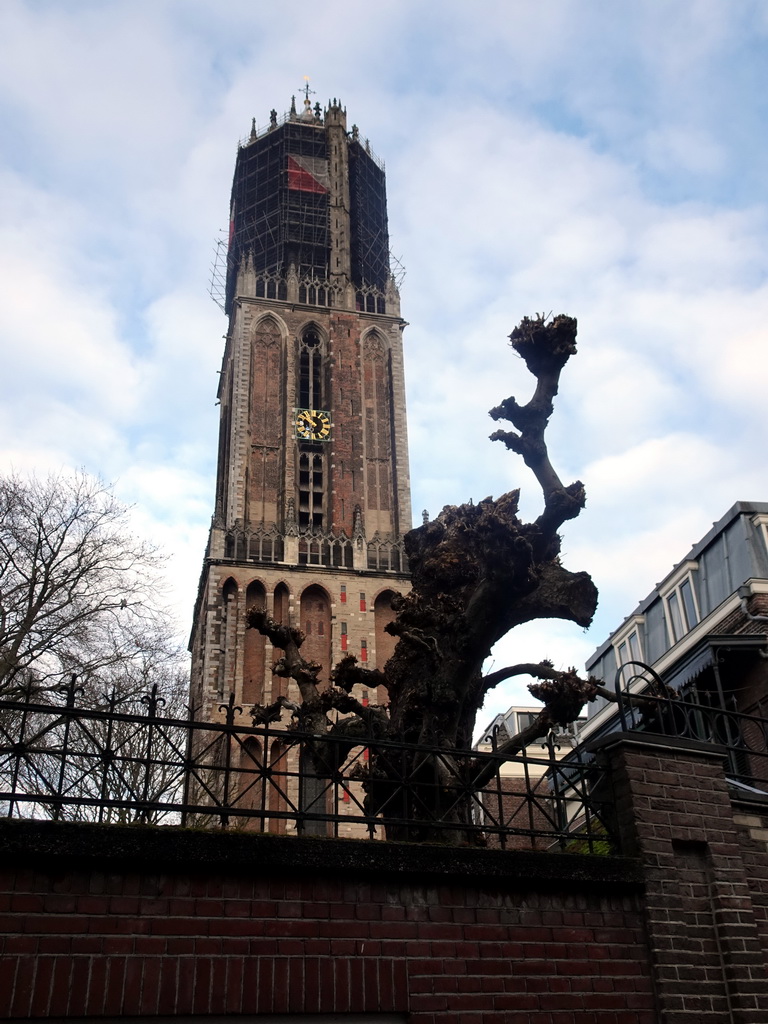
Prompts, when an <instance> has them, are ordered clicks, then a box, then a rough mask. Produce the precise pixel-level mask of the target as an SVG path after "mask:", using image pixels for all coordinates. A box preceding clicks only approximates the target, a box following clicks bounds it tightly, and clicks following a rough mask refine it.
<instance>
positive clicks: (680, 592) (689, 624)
mask: <svg viewBox="0 0 768 1024" xmlns="http://www.w3.org/2000/svg"><path fill="white" fill-rule="evenodd" d="M697 568H698V566H697V564H696V562H686V563H685V564H684V565H681V566H680V567H679V569H678V570H677V571H676V572H675V574H674V575H673V576H672V577H671V578H670V580H669V582H668V584H667V585H666V586H665V587H663V588H662V589H661V597H662V600H663V602H664V617H665V619H666V621H667V630H668V631H669V638H670V646H671V645H673V644H676V643H678V641H680V640H682V638H683V637H684V636H685V635H686V633H690V631H691V630H692V629H693V627H694V626H696V625H698V622H699V619H700V618H701V616H700V615H699V606H698V602H697V600H696V590H695V588H694V584H693V570H694V569H697Z"/></svg>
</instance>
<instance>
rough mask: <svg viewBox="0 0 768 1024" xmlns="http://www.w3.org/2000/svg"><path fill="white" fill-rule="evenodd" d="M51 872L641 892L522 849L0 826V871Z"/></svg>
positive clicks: (609, 862) (606, 862)
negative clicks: (5, 867)
mask: <svg viewBox="0 0 768 1024" xmlns="http://www.w3.org/2000/svg"><path fill="white" fill-rule="evenodd" d="M3 861H4V862H6V863H8V862H10V863H13V864H14V865H15V866H19V865H22V866H25V865H28V866H30V867H33V866H34V867H35V868H36V869H39V868H44V869H48V870H50V869H54V868H55V867H59V866H61V865H62V864H63V863H64V862H67V863H68V864H69V865H74V866H76V867H77V866H79V867H83V868H88V869H93V868H98V869H99V870H105V869H109V868H111V867H114V866H116V865H121V866H124V867H126V868H128V869H132V870H134V871H136V870H141V871H145V870H147V869H149V870H152V869H158V868H162V869H166V870H167V869H169V868H170V869H172V870H191V871H197V870H201V869H204V870H206V871H210V869H211V868H212V867H218V868H220V869H221V871H222V872H225V873H239V872H241V871H247V872H248V873H253V872H254V870H258V871H259V872H260V873H263V872H265V871H267V872H269V873H270V874H271V875H276V874H285V875H288V876H290V877H292V878H294V879H300V878H302V877H305V878H307V879H309V880H311V879H312V878H313V877H315V876H316V875H317V872H318V871H321V872H322V875H323V877H328V876H329V875H334V874H335V875H340V876H343V877H344V878H350V877H353V876H356V877H358V878H359V877H361V876H367V877H368V878H370V880H372V881H376V880H381V879H382V878H383V877H385V876H388V877H389V878H390V880H391V878H392V876H396V877H397V878H398V879H400V880H402V881H407V882H415V881H419V880H428V881H432V882H433V883H437V884H439V883H441V882H445V883H448V882H450V881H451V880H456V879H462V880H463V881H464V882H467V881H471V882H472V883H475V884H477V885H482V884H493V885H495V886H497V885H499V884H503V885H504V886H508V887H509V888H513V889H514V888H520V887H523V888H530V887H531V885H536V886H537V887H542V886H544V887H549V888H553V887H556V888H560V887H562V886H563V885H565V886H568V885H571V884H573V883H574V882H579V884H580V885H586V886H590V885H594V886H596V887H599V888H600V889H603V890H604V889H605V888H606V887H609V888H611V889H612V890H620V891H627V890H630V889H637V888H640V887H641V886H642V884H643V878H642V872H641V868H640V864H639V862H638V861H636V860H633V859H630V858H628V857H619V856H604V855H598V854H594V855H589V854H581V853H557V852H553V853H547V852H536V851H526V850H489V849H478V848H469V847H450V846H437V845H427V844H424V845H418V844H415V843H414V844H410V843H397V842H385V841H381V842H379V841H376V840H364V839H363V840H361V839H323V838H317V837H310V836H279V835H270V834H268V833H247V832H234V831H221V832H214V831H204V830H202V829H190V828H181V827H177V826H151V825H100V824H95V823H90V822H71V821H67V822H58V821H32V820H28V819H19V818H16V819H7V818H6V819H0V862H3Z"/></svg>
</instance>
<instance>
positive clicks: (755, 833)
mask: <svg viewBox="0 0 768 1024" xmlns="http://www.w3.org/2000/svg"><path fill="white" fill-rule="evenodd" d="M733 820H734V822H735V824H736V826H737V829H738V841H739V847H740V849H741V857H742V860H743V862H744V868H745V870H746V874H747V878H748V879H749V889H750V897H751V901H752V907H753V910H754V915H755V924H756V926H757V929H758V932H759V934H760V941H761V944H762V947H763V950H764V952H765V959H766V964H767V965H768V805H766V804H765V803H763V805H762V806H761V805H760V804H756V803H746V802H744V801H736V802H734V815H733Z"/></svg>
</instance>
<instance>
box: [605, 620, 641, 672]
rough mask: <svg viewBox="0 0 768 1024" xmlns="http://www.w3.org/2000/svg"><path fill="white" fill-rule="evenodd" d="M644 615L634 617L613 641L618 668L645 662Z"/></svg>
mask: <svg viewBox="0 0 768 1024" xmlns="http://www.w3.org/2000/svg"><path fill="white" fill-rule="evenodd" d="M644 624H645V616H644V615H633V616H632V618H631V619H628V620H627V621H626V622H625V623H624V625H623V626H622V627H621V629H620V631H619V632H618V633H616V634H615V635H614V637H613V640H612V641H611V643H612V645H613V650H614V653H615V655H616V666H617V668H622V667H623V666H624V665H626V664H627V662H630V661H642V660H643V631H642V627H643V625H644Z"/></svg>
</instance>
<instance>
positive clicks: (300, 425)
mask: <svg viewBox="0 0 768 1024" xmlns="http://www.w3.org/2000/svg"><path fill="white" fill-rule="evenodd" d="M293 423H294V427H295V429H296V437H298V438H299V440H301V441H330V439H331V415H330V413H328V412H324V411H323V410H321V409H297V410H296V411H295V413H294V416H293Z"/></svg>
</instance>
